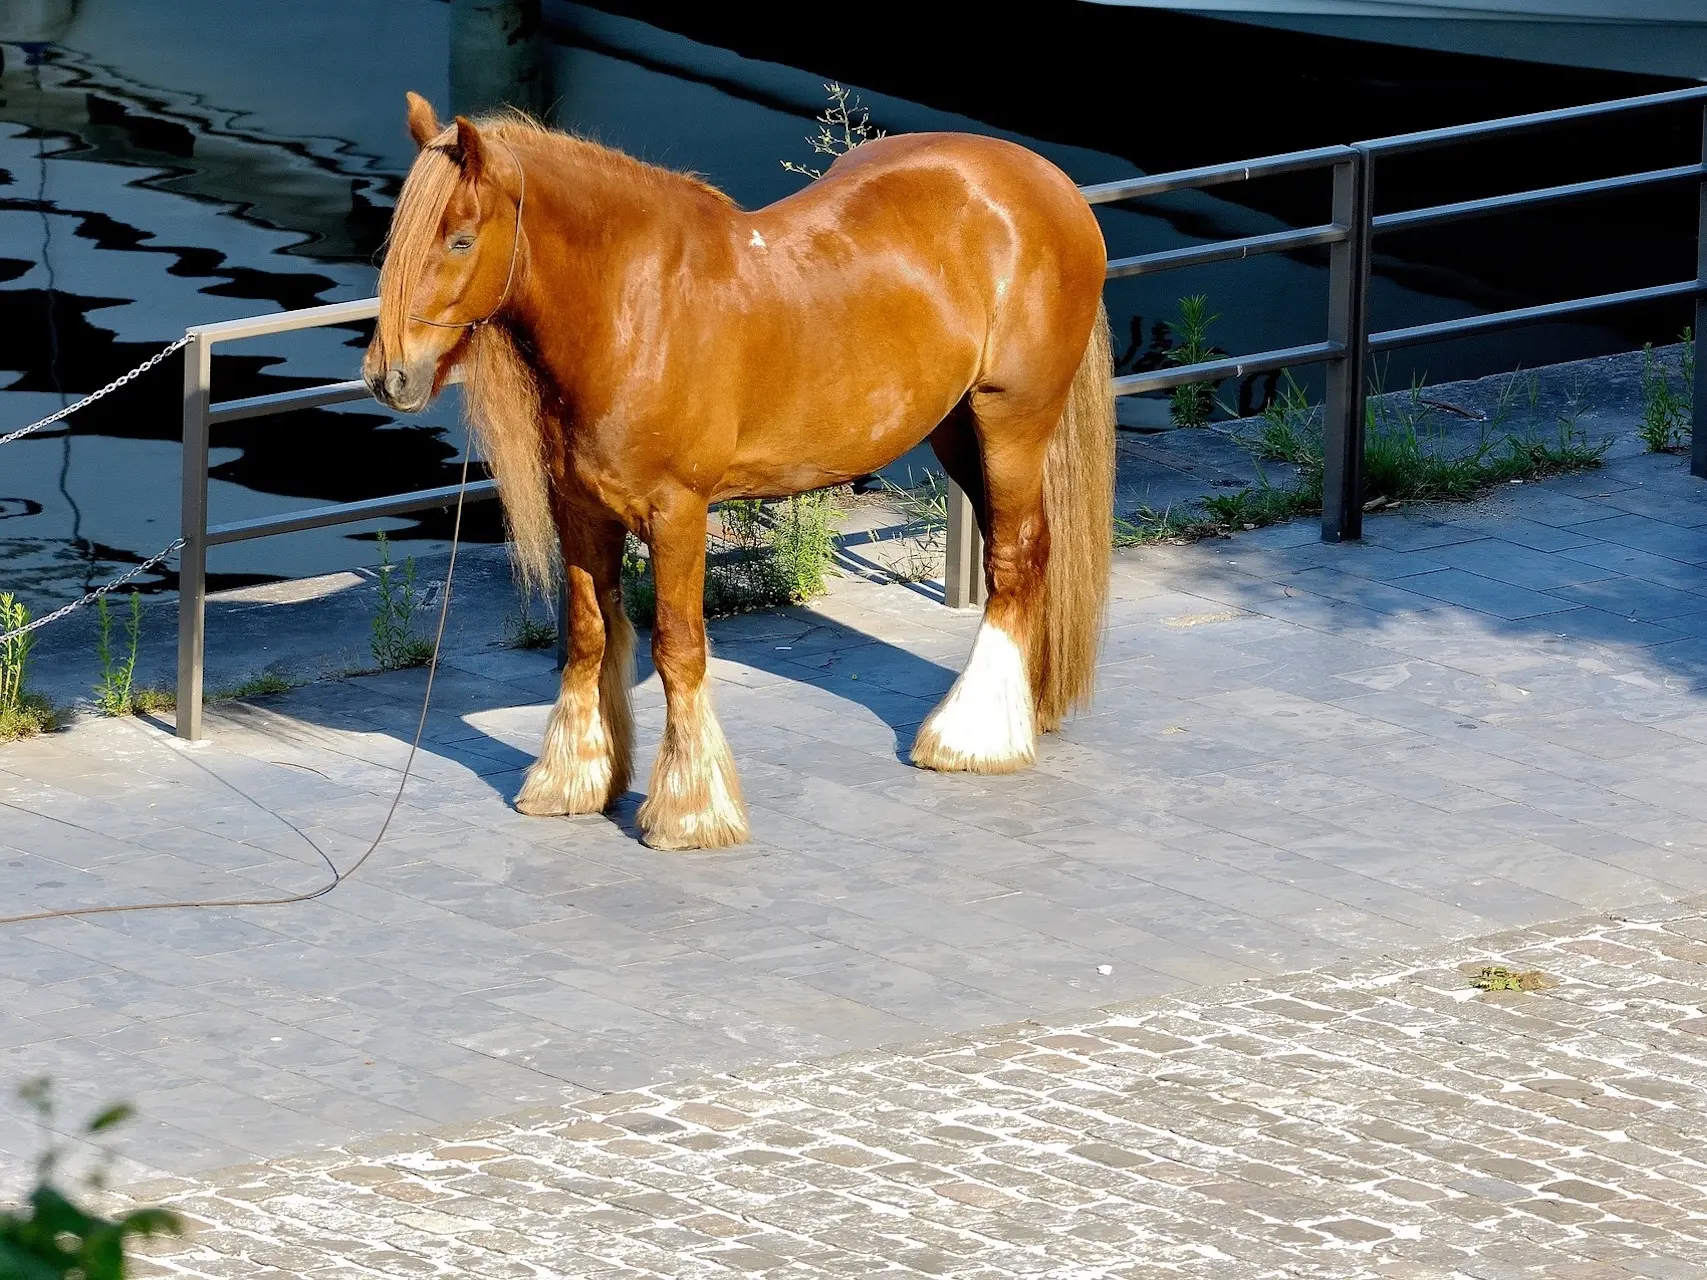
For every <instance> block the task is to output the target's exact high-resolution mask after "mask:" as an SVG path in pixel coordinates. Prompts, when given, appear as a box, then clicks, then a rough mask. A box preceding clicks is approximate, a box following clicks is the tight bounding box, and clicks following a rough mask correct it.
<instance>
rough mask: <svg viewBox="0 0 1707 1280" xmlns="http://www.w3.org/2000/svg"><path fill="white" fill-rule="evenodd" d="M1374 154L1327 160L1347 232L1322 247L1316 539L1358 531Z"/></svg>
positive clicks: (1349, 536) (1343, 537) (1345, 537)
mask: <svg viewBox="0 0 1707 1280" xmlns="http://www.w3.org/2000/svg"><path fill="white" fill-rule="evenodd" d="M1374 173H1375V165H1374V156H1373V155H1371V154H1370V152H1369V151H1368V150H1367V149H1365V148H1362V147H1359V148H1358V150H1357V153H1356V154H1355V155H1353V156H1351V157H1349V158H1347V159H1345V160H1342V161H1340V162H1339V163H1338V164H1336V165H1334V213H1333V218H1334V222H1335V223H1336V224H1337V225H1339V226H1342V227H1345V228H1346V230H1347V232H1348V234H1347V236H1346V238H1345V239H1344V240H1342V241H1340V242H1339V243H1338V244H1336V245H1334V246H1333V247H1332V249H1330V250H1329V255H1328V340H1329V341H1330V342H1337V343H1339V344H1340V345H1342V346H1343V347H1344V348H1345V354H1344V355H1343V356H1340V357H1339V358H1337V359H1335V360H1331V361H1329V362H1328V388H1327V397H1326V403H1325V404H1324V405H1323V409H1322V413H1323V421H1322V541H1323V542H1349V541H1351V540H1353V539H1356V538H1361V537H1362V536H1363V418H1364V397H1365V396H1366V394H1367V391H1366V389H1365V368H1366V366H1367V364H1368V357H1369V319H1368V300H1369V241H1370V217H1371V216H1372V209H1371V205H1372V203H1373V202H1372V199H1371V193H1372V190H1373V185H1374Z"/></svg>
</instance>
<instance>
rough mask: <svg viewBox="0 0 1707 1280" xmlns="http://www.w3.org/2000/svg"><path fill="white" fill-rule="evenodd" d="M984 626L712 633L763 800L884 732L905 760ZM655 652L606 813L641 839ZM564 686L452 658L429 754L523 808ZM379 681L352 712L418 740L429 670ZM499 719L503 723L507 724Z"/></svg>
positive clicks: (484, 660)
mask: <svg viewBox="0 0 1707 1280" xmlns="http://www.w3.org/2000/svg"><path fill="white" fill-rule="evenodd" d="M975 620H976V615H970V614H969V615H968V617H967V622H968V628H967V630H968V636H967V637H966V639H964V640H962V639H961V638H959V637H956V636H955V635H953V634H952V633H951V632H946V631H940V630H937V629H935V628H930V627H923V626H921V627H918V628H917V632H918V635H917V636H916V637H914V638H913V639H912V640H910V643H912V644H913V646H914V647H912V648H903V647H902V646H900V645H898V644H896V643H893V642H891V641H888V640H883V639H879V638H878V637H876V636H873V635H871V634H869V633H867V632H864V631H861V630H859V629H858V628H856V627H853V626H851V625H848V624H847V623H844V622H839V621H836V620H834V619H832V618H829V617H826V616H824V615H823V614H820V613H817V612H815V611H812V610H808V609H803V608H790V609H783V610H778V611H774V612H767V613H752V614H742V615H738V616H735V617H730V618H723V619H718V620H716V621H713V622H711V623H709V624H708V627H707V631H708V633H709V635H710V640H711V650H712V664H711V677H712V680H713V686H714V687H713V698H714V700H715V703H716V707H717V711H718V714H719V717H720V719H721V720H722V722H723V724H724V728H725V731H726V733H727V734H728V737H729V739H730V741H731V744H732V747H733V749H734V752H735V763H736V767H737V769H738V770H739V771H740V772H741V774H742V777H743V779H744V780H747V779H749V778H751V779H753V780H754V781H755V782H757V783H758V786H759V790H760V792H761V793H762V792H763V789H764V788H763V782H762V781H761V780H760V775H763V774H766V773H774V772H775V771H777V770H779V769H789V768H790V766H791V764H792V763H797V762H798V763H804V764H805V765H806V767H807V768H808V769H809V770H810V771H816V772H821V773H827V774H830V775H832V776H833V775H834V774H835V773H836V770H837V763H838V761H839V760H843V759H845V760H846V761H847V762H848V764H849V766H850V768H855V769H857V768H858V767H859V765H860V764H861V763H865V764H867V765H869V764H870V763H871V762H872V761H875V760H880V759H881V758H882V755H881V754H878V753H877V751H878V747H877V743H876V742H874V741H873V737H874V735H875V734H881V733H887V734H888V735H890V742H889V743H888V749H887V755H888V756H889V757H890V758H891V759H893V760H896V761H900V762H902V763H905V762H906V761H907V758H908V752H909V750H910V748H911V746H912V742H913V735H914V731H915V730H916V729H917V727H918V725H919V723H920V722H921V721H922V720H923V719H924V717H925V716H926V715H927V714H928V713H929V711H930V709H931V708H932V707H933V706H934V705H935V704H936V703H937V701H939V700H940V699H941V697H942V696H943V694H944V693H946V692H947V690H948V688H949V686H950V685H951V684H952V683H953V682H954V679H955V676H956V674H957V671H958V667H959V665H960V662H961V661H962V660H963V658H964V655H965V649H966V645H967V644H968V643H969V641H970V634H969V632H970V625H971V624H972V623H973V622H975ZM915 648H916V649H918V650H919V651H918V652H915V651H914V649H915ZM650 650H651V636H650V634H649V633H648V632H646V631H641V632H640V633H639V635H638V636H637V637H636V645H635V675H634V679H635V691H634V704H635V712H636V717H637V720H638V722H639V724H640V726H641V734H640V738H641V742H642V744H643V745H642V750H640V751H638V752H637V753H636V761H635V778H634V781H633V784H632V785H631V787H630V789H629V791H628V792H627V793H626V794H625V795H624V796H623V798H622V799H621V800H620V801H619V802H618V803H617V805H616V806H615V807H614V808H613V809H612V810H611V811H609V812H608V813H607V815H606V816H607V817H608V818H610V819H611V820H612V821H614V822H615V823H616V824H617V825H618V826H619V827H620V828H621V829H622V830H624V831H625V832H626V833H627V834H629V835H630V836H633V837H636V838H638V836H639V829H638V827H637V825H636V822H635V814H636V812H637V810H638V809H639V806H640V803H641V801H642V800H644V798H645V793H644V788H645V786H646V769H647V767H648V765H649V752H648V751H647V750H646V749H645V746H644V744H645V743H647V742H648V741H649V740H650V739H652V738H655V737H656V731H657V729H658V728H659V727H660V726H661V723H662V714H663V698H662V693H661V690H660V689H659V687H658V684H657V680H656V673H655V669H654V667H653V665H652V660H651V652H650ZM558 678H559V671H558V669H557V667H556V662H555V660H554V659H553V656H552V654H551V652H550V651H549V650H539V651H534V652H520V651H515V650H507V651H506V650H492V651H486V652H477V653H463V654H451V655H447V657H446V659H445V661H444V662H443V664H442V665H441V668H440V670H439V673H438V675H437V677H436V679H435V686H434V692H433V720H434V723H435V724H436V725H437V726H438V730H437V731H436V732H435V733H433V734H432V735H430V736H429V739H428V740H427V741H426V742H424V743H423V749H424V750H426V751H428V752H430V753H432V754H433V755H435V756H438V757H440V758H441V759H442V760H444V761H447V762H449V763H452V764H457V765H461V766H463V767H465V768H466V769H468V770H470V771H471V772H472V773H473V774H474V775H476V777H477V778H478V780H479V782H480V783H482V784H484V785H485V786H486V787H487V788H489V789H490V791H491V792H492V793H493V794H494V795H495V796H497V797H498V798H499V799H501V800H502V801H503V803H504V804H505V805H506V806H510V807H513V802H514V798H515V794H516V791H517V790H518V789H519V788H520V785H521V779H522V776H523V774H524V773H525V772H526V770H527V768H528V767H529V766H530V765H532V763H533V761H534V758H535V744H536V743H537V734H538V733H539V732H540V731H541V730H543V728H544V721H545V717H546V715H547V714H548V711H549V704H550V702H551V701H552V700H553V699H554V698H555V696H556V686H557V681H558ZM379 679H380V680H382V681H384V682H385V683H384V684H383V686H380V687H379V688H376V689H375V692H376V693H379V692H383V694H384V695H385V696H384V697H383V698H382V699H378V700H376V701H377V702H378V703H380V704H382V705H375V704H374V703H369V704H368V705H365V706H360V707H357V706H353V705H352V704H350V703H343V707H344V708H345V710H346V711H347V712H348V713H349V714H350V715H351V716H354V717H359V718H360V720H362V721H364V722H366V723H367V725H368V727H369V728H370V729H371V728H374V727H378V728H381V730H382V731H386V732H390V733H393V734H395V735H396V736H397V737H398V738H399V739H400V740H402V741H404V742H407V741H408V739H409V737H410V736H412V733H413V730H414V728H415V716H416V715H417V714H418V710H419V705H420V704H419V698H420V697H421V695H422V693H423V692H424V680H425V673H424V672H417V673H398V674H394V675H391V676H386V677H380V678H379ZM362 683H366V682H365V681H363V682H362ZM346 688H347V686H346ZM298 692H299V694H300V693H303V692H307V691H298ZM344 696H345V697H347V696H348V694H347V693H346V694H345V695H344ZM295 700H296V699H294V698H293V701H295ZM306 701H307V702H308V703H309V704H311V705H307V706H301V707H298V706H294V705H290V704H286V705H285V706H282V707H280V708H279V709H280V710H283V711H285V712H286V713H287V714H289V715H291V716H292V717H298V718H303V719H307V720H311V721H312V720H316V719H319V718H320V717H318V716H317V715H316V713H315V705H314V704H318V703H321V702H322V701H324V699H323V698H316V697H312V696H311V697H309V698H308V699H306ZM337 701H339V702H342V699H338V700H337ZM330 706H331V704H330V703H328V704H327V709H328V710H330ZM516 712H520V713H521V714H520V715H518V714H514V713H516ZM859 712H863V713H864V715H860V714H858V713H859ZM850 713H853V714H850ZM497 715H501V716H502V719H501V720H496V719H495V718H494V717H495V716H497ZM536 716H537V723H535V717H536ZM874 722H875V723H874ZM458 726H460V729H459V728H458ZM648 730H650V731H651V732H650V733H649V732H648ZM783 730H787V732H783ZM786 744H794V745H786ZM750 790H751V788H750Z"/></svg>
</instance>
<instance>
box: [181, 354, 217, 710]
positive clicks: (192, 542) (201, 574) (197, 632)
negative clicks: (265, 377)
mask: <svg viewBox="0 0 1707 1280" xmlns="http://www.w3.org/2000/svg"><path fill="white" fill-rule="evenodd" d="M212 350H213V344H212V343H211V342H209V341H208V339H207V338H206V337H205V336H203V335H202V334H199V333H198V334H195V335H193V336H192V337H191V338H190V341H189V343H188V344H187V345H186V346H185V347H184V457H183V467H184V474H183V505H182V516H181V522H180V525H179V534H180V536H181V537H182V538H183V539H184V545H183V548H182V549H181V550H180V551H179V552H178V717H177V719H178V736H179V737H180V738H186V739H188V740H190V741H192V742H194V741H195V740H196V739H198V738H200V737H201V736H202V652H203V630H204V626H205V622H206V613H207V434H208V422H207V414H208V402H209V398H210V388H211V384H212V372H213V363H212V358H211V357H212Z"/></svg>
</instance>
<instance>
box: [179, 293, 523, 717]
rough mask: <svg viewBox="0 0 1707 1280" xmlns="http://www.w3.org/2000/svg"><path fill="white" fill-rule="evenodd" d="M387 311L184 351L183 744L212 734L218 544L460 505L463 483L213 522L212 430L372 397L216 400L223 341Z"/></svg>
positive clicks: (271, 319) (328, 315)
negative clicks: (208, 699)
mask: <svg viewBox="0 0 1707 1280" xmlns="http://www.w3.org/2000/svg"><path fill="white" fill-rule="evenodd" d="M378 314H379V299H377V298H363V299H360V300H359V301H356V302H335V303H333V304H331V305H330V306H325V307H307V308H304V309H303V310H300V311H281V312H278V313H276V314H274V315H270V316H255V317H253V318H250V319H244V320H224V321H221V322H220V323H218V324H204V325H198V326H197V327H195V328H193V329H191V330H189V331H188V335H187V336H188V338H189V341H188V342H187V343H186V344H185V346H184V462H183V468H184V470H183V500H182V510H183V525H182V537H183V540H184V546H183V551H182V552H181V558H180V560H179V562H178V566H179V567H178V728H177V732H178V736H179V737H180V738H190V739H195V738H200V737H201V736H202V659H203V654H204V647H205V636H206V627H207V553H208V548H209V547H223V546H225V545H227V544H229V543H233V542H248V541H249V540H251V539H253V538H270V537H272V536H273V535H275V534H280V533H300V532H302V531H303V530H305V529H324V528H328V527H329V526H332V525H339V524H354V523H356V522H358V521H362V520H373V519H377V518H379V517H380V516H399V515H407V514H408V513H410V512H412V511H425V510H428V509H430V508H433V507H443V506H447V505H449V504H450V503H453V502H455V501H456V494H457V486H456V485H446V486H444V487H443V488H438V489H417V490H415V491H414V492H412V493H399V494H395V495H393V496H391V497H386V498H368V499H365V500H363V501H361V502H341V503H338V504H337V505H335V506H328V507H308V508H305V509H304V510H301V511H292V512H288V513H287V514H285V515H278V516H261V517H258V518H256V519H252V520H233V521H230V522H228V523H224V524H209V523H208V521H207V454H208V434H209V431H210V429H211V428H213V427H216V426H222V425H223V424H225V423H227V422H241V421H242V420H243V419H245V418H260V417H265V416H269V415H271V414H276V413H290V412H292V411H293V410H297V409H317V408H321V407H323V406H325V405H332V404H348V403H349V402H351V401H353V400H365V399H367V398H368V396H369V395H370V394H371V392H369V391H368V388H367V384H366V383H364V382H362V381H361V380H360V379H355V380H353V381H349V382H331V383H326V384H324V385H321V386H313V387H303V388H301V389H299V390H296V391H280V392H275V393H274V394H272V395H265V396H252V397H250V398H249V399H246V400H225V401H218V402H216V401H215V400H214V399H213V348H214V344H216V343H220V342H236V341H239V340H241V339H244V338H261V337H265V336H266V335H268V334H273V333H288V332H290V331H292V330H297V329H318V328H322V327H324V326H327V325H340V324H353V323H356V322H359V321H362V320H372V319H373V318H374V317H375V316H377V315H378ZM497 493H498V491H497V487H496V486H495V485H494V484H493V482H492V481H490V480H479V481H473V482H470V484H469V486H468V500H469V501H471V502H472V501H481V500H485V499H489V498H494V497H496V496H497Z"/></svg>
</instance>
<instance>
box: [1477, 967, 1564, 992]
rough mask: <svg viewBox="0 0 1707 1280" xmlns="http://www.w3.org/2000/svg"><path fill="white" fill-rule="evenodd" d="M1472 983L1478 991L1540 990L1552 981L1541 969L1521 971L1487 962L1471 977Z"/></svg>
mask: <svg viewBox="0 0 1707 1280" xmlns="http://www.w3.org/2000/svg"><path fill="white" fill-rule="evenodd" d="M1470 985H1471V986H1472V987H1475V988H1476V990H1478V991H1540V990H1541V989H1542V988H1544V987H1548V986H1551V985H1552V982H1551V980H1550V979H1549V978H1548V977H1547V975H1546V974H1544V973H1542V972H1541V971H1540V970H1539V969H1524V970H1521V971H1519V970H1513V969H1508V968H1506V967H1505V966H1504V965H1501V964H1487V965H1483V966H1482V968H1481V971H1480V972H1478V973H1477V974H1476V976H1475V977H1473V978H1471V979H1470Z"/></svg>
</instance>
